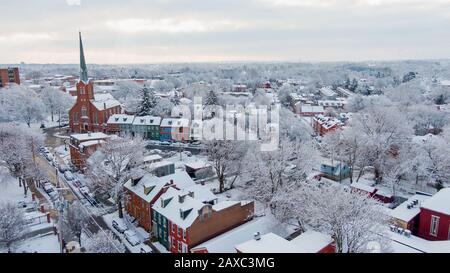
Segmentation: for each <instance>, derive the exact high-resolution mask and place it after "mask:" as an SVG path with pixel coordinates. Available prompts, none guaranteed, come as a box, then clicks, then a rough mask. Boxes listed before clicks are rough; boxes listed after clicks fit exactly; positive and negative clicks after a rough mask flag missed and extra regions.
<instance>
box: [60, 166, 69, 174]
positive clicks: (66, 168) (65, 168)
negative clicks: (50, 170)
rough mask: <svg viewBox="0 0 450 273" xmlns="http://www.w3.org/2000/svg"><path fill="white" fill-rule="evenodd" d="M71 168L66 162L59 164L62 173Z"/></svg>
mask: <svg viewBox="0 0 450 273" xmlns="http://www.w3.org/2000/svg"><path fill="white" fill-rule="evenodd" d="M68 170H69V167H68V166H67V165H64V164H59V166H58V171H59V172H61V173H65V172H66V171H68Z"/></svg>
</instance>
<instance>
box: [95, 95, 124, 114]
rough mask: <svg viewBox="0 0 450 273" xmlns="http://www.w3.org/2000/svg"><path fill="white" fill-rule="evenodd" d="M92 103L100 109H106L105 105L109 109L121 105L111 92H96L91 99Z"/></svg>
mask: <svg viewBox="0 0 450 273" xmlns="http://www.w3.org/2000/svg"><path fill="white" fill-rule="evenodd" d="M91 103H92V105H94V106H95V108H97V109H98V110H105V107H106V109H109V108H113V107H116V106H120V102H119V101H118V100H116V99H115V98H114V97H113V96H112V95H111V94H109V93H103V94H94V99H93V100H91Z"/></svg>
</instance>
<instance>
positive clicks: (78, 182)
mask: <svg viewBox="0 0 450 273" xmlns="http://www.w3.org/2000/svg"><path fill="white" fill-rule="evenodd" d="M72 183H73V185H74V186H75V187H77V188H81V186H82V185H81V182H80V180H77V179H76V180H74V181H72Z"/></svg>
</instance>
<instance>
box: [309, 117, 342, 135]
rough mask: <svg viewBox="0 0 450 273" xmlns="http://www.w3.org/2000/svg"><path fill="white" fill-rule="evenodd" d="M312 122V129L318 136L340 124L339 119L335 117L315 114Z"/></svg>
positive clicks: (333, 129)
mask: <svg viewBox="0 0 450 273" xmlns="http://www.w3.org/2000/svg"><path fill="white" fill-rule="evenodd" d="M312 122H313V124H312V125H313V129H314V131H315V132H316V134H318V135H320V136H324V135H325V134H327V133H329V132H333V131H335V130H336V129H337V128H339V127H341V125H342V123H341V121H340V120H338V119H337V118H332V117H326V116H324V115H317V116H315V117H314V118H313V121H312Z"/></svg>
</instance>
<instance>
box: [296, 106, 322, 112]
mask: <svg viewBox="0 0 450 273" xmlns="http://www.w3.org/2000/svg"><path fill="white" fill-rule="evenodd" d="M300 112H302V113H323V112H324V109H323V106H317V105H308V104H303V105H301V106H300Z"/></svg>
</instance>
